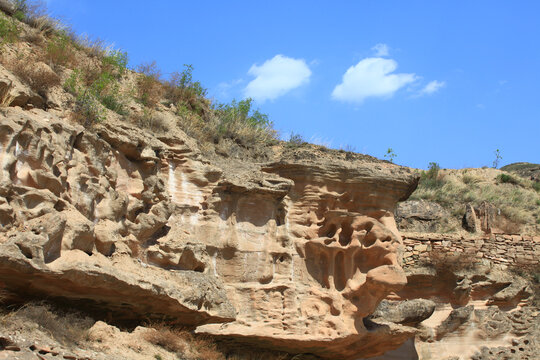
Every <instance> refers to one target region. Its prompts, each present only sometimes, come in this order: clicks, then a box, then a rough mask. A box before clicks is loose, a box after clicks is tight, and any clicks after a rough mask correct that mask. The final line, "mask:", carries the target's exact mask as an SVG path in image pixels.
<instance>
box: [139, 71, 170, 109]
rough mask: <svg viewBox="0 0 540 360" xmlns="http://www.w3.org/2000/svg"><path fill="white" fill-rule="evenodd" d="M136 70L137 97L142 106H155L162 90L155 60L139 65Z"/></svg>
mask: <svg viewBox="0 0 540 360" xmlns="http://www.w3.org/2000/svg"><path fill="white" fill-rule="evenodd" d="M137 71H138V72H139V78H138V80H137V98H138V100H139V101H140V102H141V104H143V105H144V106H148V107H150V108H155V107H156V105H157V104H158V103H159V101H160V100H161V96H162V95H163V92H164V88H163V84H162V83H161V71H160V70H159V68H158V66H157V64H156V62H155V61H153V62H151V63H145V64H141V65H139V66H138V67H137Z"/></svg>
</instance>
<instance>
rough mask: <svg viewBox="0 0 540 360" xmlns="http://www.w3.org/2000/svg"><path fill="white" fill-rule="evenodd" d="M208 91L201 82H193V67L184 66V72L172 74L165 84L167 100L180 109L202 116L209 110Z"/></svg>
mask: <svg viewBox="0 0 540 360" xmlns="http://www.w3.org/2000/svg"><path fill="white" fill-rule="evenodd" d="M206 94H207V90H206V89H205V88H204V87H203V86H202V85H201V83H200V82H199V81H194V80H193V65H184V70H183V71H182V72H181V73H179V72H174V73H172V75H171V77H170V80H169V81H167V82H165V98H166V99H168V100H169V101H171V102H172V103H173V104H175V105H176V107H177V108H178V109H187V110H189V111H192V112H194V113H196V114H197V115H200V116H202V115H203V114H204V111H205V110H207V109H208V106H209V101H208V100H207V99H206V98H205V96H206Z"/></svg>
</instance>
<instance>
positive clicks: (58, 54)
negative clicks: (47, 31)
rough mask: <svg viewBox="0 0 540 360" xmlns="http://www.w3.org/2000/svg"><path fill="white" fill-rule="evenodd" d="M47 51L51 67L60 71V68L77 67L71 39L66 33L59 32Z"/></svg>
mask: <svg viewBox="0 0 540 360" xmlns="http://www.w3.org/2000/svg"><path fill="white" fill-rule="evenodd" d="M46 51H47V59H48V61H49V65H50V66H51V67H52V68H54V69H58V67H59V66H76V65H77V64H76V62H75V51H74V48H73V44H72V41H71V38H70V37H69V35H68V34H67V33H66V32H65V31H59V32H57V33H56V34H55V35H54V36H53V37H52V38H51V39H50V40H49V42H48V43H47V49H46Z"/></svg>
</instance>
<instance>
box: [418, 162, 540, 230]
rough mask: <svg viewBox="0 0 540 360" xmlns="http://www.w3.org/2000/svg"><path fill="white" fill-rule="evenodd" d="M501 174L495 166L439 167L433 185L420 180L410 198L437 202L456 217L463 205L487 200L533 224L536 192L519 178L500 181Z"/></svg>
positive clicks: (518, 219)
mask: <svg viewBox="0 0 540 360" xmlns="http://www.w3.org/2000/svg"><path fill="white" fill-rule="evenodd" d="M501 174H503V172H502V171H500V170H496V169H461V170H441V171H440V172H439V180H438V182H437V184H436V185H432V184H425V183H422V182H421V183H420V184H419V186H418V189H417V190H416V191H415V192H414V193H413V194H412V195H411V198H410V199H411V200H418V199H425V200H429V201H434V202H437V203H439V204H441V205H442V206H443V207H445V208H446V209H448V210H449V211H450V213H452V214H453V215H454V216H456V217H459V218H460V217H461V216H463V213H464V209H465V204H467V203H471V204H472V205H473V206H479V205H480V204H481V203H482V202H483V201H487V202H489V203H491V204H493V205H494V206H496V207H497V208H499V209H500V210H501V213H502V215H504V216H505V217H506V218H508V219H509V220H511V221H512V222H514V223H516V224H521V225H524V224H525V225H532V226H534V224H535V223H536V222H537V221H538V219H540V211H539V208H538V205H537V202H539V201H540V194H539V193H538V192H537V191H535V190H534V188H533V185H534V184H533V183H532V182H531V181H530V180H527V179H523V178H519V179H516V181H512V182H501V180H500V178H501V177H500V175H501ZM512 176H513V178H517V176H514V175H512Z"/></svg>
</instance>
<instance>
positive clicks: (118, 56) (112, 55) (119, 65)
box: [101, 50, 128, 78]
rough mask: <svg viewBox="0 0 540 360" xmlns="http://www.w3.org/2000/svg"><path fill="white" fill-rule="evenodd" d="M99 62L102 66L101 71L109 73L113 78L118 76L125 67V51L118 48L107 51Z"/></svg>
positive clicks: (126, 60)
mask: <svg viewBox="0 0 540 360" xmlns="http://www.w3.org/2000/svg"><path fill="white" fill-rule="evenodd" d="M101 63H102V66H103V69H102V72H104V73H109V74H111V75H112V76H114V77H115V78H120V77H121V76H122V75H124V73H125V72H126V69H127V64H128V55H127V52H122V51H120V50H112V51H109V52H108V53H107V54H106V55H105V56H104V57H103V59H101Z"/></svg>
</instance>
